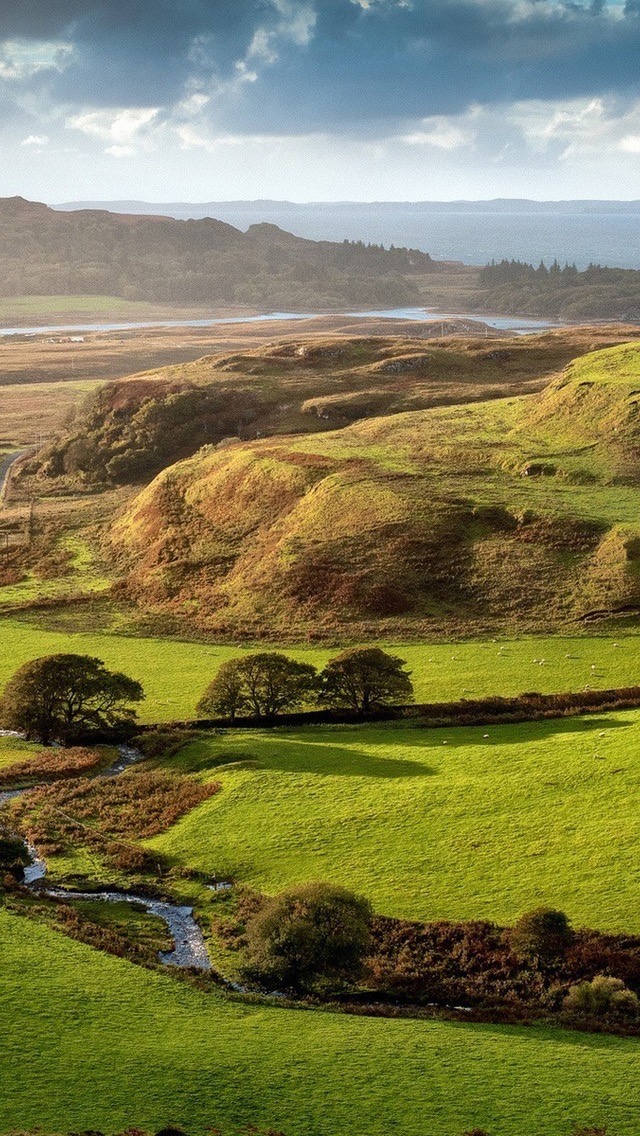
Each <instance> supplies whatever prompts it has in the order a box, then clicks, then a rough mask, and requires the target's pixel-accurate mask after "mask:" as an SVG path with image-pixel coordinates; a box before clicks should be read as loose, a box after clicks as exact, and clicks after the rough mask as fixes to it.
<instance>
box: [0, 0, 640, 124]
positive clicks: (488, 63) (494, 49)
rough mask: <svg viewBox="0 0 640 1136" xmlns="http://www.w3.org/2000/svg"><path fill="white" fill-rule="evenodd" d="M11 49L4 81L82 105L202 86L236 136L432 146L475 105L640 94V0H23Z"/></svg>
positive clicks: (211, 108) (16, 10)
mask: <svg viewBox="0 0 640 1136" xmlns="http://www.w3.org/2000/svg"><path fill="white" fill-rule="evenodd" d="M0 44H1V45H3V46H2V47H1V49H0V80H1V79H2V78H4V79H5V80H7V81H8V80H9V79H11V80H12V81H13V82H14V84H18V83H21V82H22V83H23V84H24V85H25V87H27V88H28V89H32V88H33V87H34V86H35V89H42V84H43V82H44V81H45V79H46V82H47V87H46V90H47V96H48V98H49V99H50V100H51V102H52V104H56V105H59V106H64V107H66V108H70V113H74V112H80V111H84V110H87V111H88V110H90V109H92V110H99V109H100V108H109V107H112V106H113V105H114V102H115V101H116V99H115V98H114V95H115V92H116V91H117V102H118V104H119V105H122V106H125V107H149V106H157V107H162V108H163V109H164V111H165V112H166V113H169V114H170V113H173V112H174V110H175V109H176V108H178V107H180V106H181V105H182V104H184V102H185V100H186V99H188V98H189V97H193V96H194V95H196V94H201V95H202V96H203V97H204V98H206V99H207V100H208V103H207V112H206V113H207V117H208V121H209V124H210V126H213V127H214V128H218V129H220V130H221V131H225V130H226V131H228V132H231V133H234V134H235V133H241V132H246V133H247V134H252V135H253V134H255V133H274V134H282V133H296V132H298V133H301V134H305V133H308V132H309V131H313V130H320V131H322V130H332V131H334V132H342V133H348V132H349V131H357V132H359V133H362V132H365V133H367V132H368V133H369V134H371V135H372V136H377V137H380V136H382V135H384V134H386V133H388V131H389V124H390V123H395V124H396V127H397V128H398V127H399V128H400V131H401V132H402V131H403V125H404V128H405V129H404V133H405V134H406V135H407V137H409V136H414V137H415V138H416V139H417V138H418V136H419V135H420V133H421V132H422V133H425V134H429V133H430V131H429V130H428V129H427V130H426V131H421V128H420V127H419V126H418V125H417V124H419V122H420V120H422V119H425V118H432V117H438V116H443V115H452V114H457V113H461V112H464V111H465V110H467V109H468V108H469V107H470V106H472V105H475V104H479V105H485V106H486V105H492V104H498V103H501V104H503V103H509V102H522V101H527V100H531V99H535V100H549V99H563V100H566V99H576V98H588V97H603V96H608V95H612V94H615V95H618V96H621V97H624V98H633V97H635V96H637V95H638V94H639V93H640V72H639V68H638V58H640V0H627V2H626V4H612V3H606V2H604V0H592V2H590V3H579V2H575V3H570V2H565V3H561V2H559V0H216V2H215V3H212V2H211V0H180V2H178V0H136V2H135V3H132V2H131V0H56V3H51V2H50V0H12V3H11V4H3V5H2V8H1V10H0ZM61 53H62V54H61ZM30 84H31V87H30V86H29V85H30ZM38 84H40V86H39V88H38ZM68 112H69V110H68ZM182 113H183V112H182V110H180V111H178V116H179V115H180V114H182ZM439 137H440V141H439V142H438V141H433V140H432V141H431V142H429V141H427V140H426V139H425V140H424V142H420V143H418V141H416V142H415V144H416V145H417V144H426V145H436V146H438V145H441V146H442V145H443V141H442V139H443V136H439Z"/></svg>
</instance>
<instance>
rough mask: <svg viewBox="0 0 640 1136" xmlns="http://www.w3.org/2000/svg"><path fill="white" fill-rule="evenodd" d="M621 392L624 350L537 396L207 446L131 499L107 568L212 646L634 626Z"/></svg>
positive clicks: (629, 422)
mask: <svg viewBox="0 0 640 1136" xmlns="http://www.w3.org/2000/svg"><path fill="white" fill-rule="evenodd" d="M592 374H594V375H595V376H596V378H595V379H592V378H591V375H592ZM609 375H613V378H610V377H609ZM634 375H637V376H638V382H639V383H640V349H639V348H638V347H637V346H636V345H626V346H623V347H619V348H612V349H610V350H609V351H607V352H602V353H599V354H595V355H591V356H587V357H585V358H584V359H583V360H580V361H578V362H577V363H574V364H572V365H571V367H570V368H569V369H568V371H567V372H566V373H565V374H564V375H563V376H562V378H561V379H559V380H558V381H557V382H556V383H553V384H552V385H551V386H550V387H549V388H547V390H546V391H545V392H543V393H542V394H540V395H532V396H529V397H521V398H517V399H503V400H498V401H495V402H485V403H480V404H474V405H465V406H453V407H446V408H437V409H432V410H426V411H421V412H414V413H405V414H397V415H395V416H393V417H386V418H385V417H382V418H373V419H365V420H361V421H359V422H357V423H355V424H354V425H352V426H350V427H347V428H346V429H343V430H339V431H333V432H331V433H328V434H322V435H307V436H302V437H295V438H291V437H288V438H280V439H264V440H260V441H257V442H253V443H249V444H242V443H236V444H235V445H231V446H230V447H228V448H224V449H217V448H215V447H205V448H204V449H202V450H201V451H199V453H198V454H197V455H196V456H195V457H194V458H192V459H190V460H189V461H186V462H183V463H179V464H177V465H174V466H171V467H169V468H168V469H166V470H165V471H163V472H162V473H161V474H160V475H159V476H158V477H157V478H156V479H155V480H154V481H153V482H152V483H151V484H150V485H149V486H148V487H147V488H146V489H144V490H143V491H142V493H141V494H140V495H139V496H138V497H137V498H136V499H135V500H134V502H133V504H132V505H131V506H130V507H129V508H128V509H127V510H126V511H125V513H124V515H123V517H122V518H121V519H120V520H119V521H118V522H117V523H116V525H115V526H114V529H113V534H112V542H111V548H112V551H113V555H114V556H115V557H116V560H117V561H118V563H119V567H120V568H121V570H123V571H124V572H125V573H126V574H127V577H128V588H129V594H130V596H131V597H133V598H135V599H136V601H137V602H140V603H142V604H143V605H144V606H146V607H148V608H151V609H154V608H155V609H156V610H167V611H173V612H175V613H183V614H185V615H187V614H188V617H189V620H190V622H191V623H192V624H195V625H196V626H198V627H200V628H202V629H209V630H214V631H217V632H224V633H237V632H238V631H241V632H244V633H245V634H247V633H248V634H251V633H252V631H254V632H255V631H257V630H258V629H260V628H262V629H264V627H265V626H269V627H271V628H275V629H279V628H282V629H284V628H287V629H288V630H289V631H290V630H291V629H292V628H296V629H297V630H298V631H299V632H300V633H302V632H304V631H305V630H306V629H313V632H314V634H320V635H321V634H322V633H323V632H324V633H325V634H329V633H332V632H334V633H335V632H340V633H343V634H344V633H345V632H346V631H347V629H348V630H349V631H350V632H351V633H354V634H363V633H369V634H370V633H371V632H372V630H373V629H379V630H380V631H382V633H389V632H391V633H392V634H393V633H395V632H397V631H400V630H407V629H408V628H411V630H412V632H414V633H420V632H423V633H431V632H432V631H433V630H434V629H436V628H437V629H438V630H440V631H442V630H443V629H444V631H445V633H447V634H452V633H454V634H455V633H460V631H461V630H463V629H464V630H465V631H467V632H469V631H470V632H475V633H478V632H480V631H482V630H483V629H485V630H488V629H489V628H492V629H493V628H502V629H509V630H512V631H516V632H518V633H522V632H523V631H526V630H532V629H538V628H542V627H545V628H549V627H553V626H555V627H560V626H562V627H567V626H570V625H571V624H574V625H575V622H576V621H580V620H582V619H584V618H590V617H592V616H593V615H594V614H601V613H604V614H616V613H627V614H629V613H632V614H633V613H635V612H636V611H638V610H640V576H639V568H640V541H638V533H639V530H638V522H637V518H638V505H639V503H640V496H639V492H638V475H637V469H638V466H637V461H636V457H637V449H636V441H637V439H636V434H637V432H638V427H637V424H636V420H635V417H634V415H635V411H634V407H635V399H634V392H633V391H632V389H631V388H632V387H633V376H634ZM558 407H560V408H561V409H560V410H559V409H558Z"/></svg>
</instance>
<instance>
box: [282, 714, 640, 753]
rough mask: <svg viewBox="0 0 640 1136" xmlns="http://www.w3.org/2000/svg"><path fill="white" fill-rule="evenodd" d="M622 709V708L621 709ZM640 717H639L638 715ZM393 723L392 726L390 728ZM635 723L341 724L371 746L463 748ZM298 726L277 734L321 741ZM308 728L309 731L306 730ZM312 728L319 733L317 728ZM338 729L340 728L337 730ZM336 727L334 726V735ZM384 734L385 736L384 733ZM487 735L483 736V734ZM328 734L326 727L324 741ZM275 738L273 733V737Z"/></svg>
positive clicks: (601, 720) (572, 720) (559, 720)
mask: <svg viewBox="0 0 640 1136" xmlns="http://www.w3.org/2000/svg"><path fill="white" fill-rule="evenodd" d="M621 713H622V711H621ZM638 721H640V719H638ZM394 725H395V728H394ZM634 725H636V722H634V721H621V720H620V719H619V718H615V717H611V716H607V717H604V716H602V715H593V716H591V715H589V716H588V717H587V716H585V717H575V718H542V719H539V720H538V721H537V722H501V723H495V724H493V725H491V724H490V725H484V726H438V727H420V726H416V727H410V728H407V727H404V726H401V725H400V726H399V725H398V724H392V723H384V726H385V727H386V729H385V730H384V732H383V731H382V730H380V728H379V727H378V726H377V725H374V726H371V725H368V724H363V725H362V726H355V727H354V726H352V727H346V728H344V730H345V733H346V732H347V730H348V731H349V734H350V736H353V735H354V733H355V731H356V730H357V731H358V732H359V733H361V734H362V735H363V741H364V740H366V744H367V746H368V747H371V748H379V747H383V748H389V747H390V746H402V747H404V748H409V747H412V748H413V747H415V748H418V749H423V750H426V749H437V748H439V747H441V746H442V744H443V742H445V741H446V742H447V744H448V745H449V746H451V747H452V748H467V747H468V746H477V745H486V746H487V747H489V746H491V745H518V744H522V743H525V742H539V741H545V740H546V739H547V738H553V737H561V736H563V735H567V734H575V735H580V734H582V735H585V734H587V735H592V734H599V733H601V732H602V731H606V732H608V731H609V730H621V729H627V728H629V727H630V726H634ZM305 732H306V731H304V730H300V731H298V732H296V734H293V733H287V734H286V735H285V734H284V733H282V734H280V738H281V739H282V740H284V739H285V737H286V738H287V740H290V741H293V742H298V743H299V744H301V745H305V744H310V745H323V744H324V743H323V741H322V740H321V739H320V738H318V740H317V741H313V742H311V741H310V742H306V740H305V738H304V733H305ZM310 732H311V731H309V733H310ZM314 732H317V733H319V730H318V728H317V727H316V730H315V731H314ZM340 732H342V730H341V731H340ZM336 733H337V730H335V728H334V736H335V734H336ZM385 734H386V736H385ZM485 734H486V735H487V737H485V736H484V735H485ZM330 737H331V734H330V733H329V731H327V741H328V740H329V738H330ZM274 741H275V737H274Z"/></svg>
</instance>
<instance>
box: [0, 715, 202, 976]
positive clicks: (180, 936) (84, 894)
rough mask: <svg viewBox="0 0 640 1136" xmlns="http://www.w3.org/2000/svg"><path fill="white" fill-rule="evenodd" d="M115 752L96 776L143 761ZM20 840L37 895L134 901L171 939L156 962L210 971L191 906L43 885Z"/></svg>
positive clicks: (136, 754)
mask: <svg viewBox="0 0 640 1136" xmlns="http://www.w3.org/2000/svg"><path fill="white" fill-rule="evenodd" d="M2 733H3V734H5V736H6V733H7V731H2ZM14 736H19V735H14ZM118 752H119V757H118V759H117V760H116V761H115V762H114V763H113V765H111V766H109V768H108V769H106V770H104V771H103V772H102V773H99V774H97V776H98V777H117V776H118V774H120V773H123V772H124V770H125V769H128V768H129V767H130V766H131V765H135V764H136V763H137V762H138V761H143V760H144V754H142V753H140V751H139V750H137V749H133V748H132V747H131V746H125V745H121V746H118ZM36 788H38V786H37V785H31V786H30V787H29V788H28V789H10V790H7V791H5V792H2V793H0V806H1V805H3V804H4V803H5V802H6V801H11V800H14V799H15V798H16V797H19V796H21V795H22V794H23V793H28V792H30V791H31V789H36ZM24 843H25V845H26V848H27V850H28V852H29V856H30V860H31V862H30V864H29V865H28V866H27V867H26V868H25V870H24V883H25V885H26V886H27V887H29V888H32V889H33V890H34V891H37V893H38V894H39V895H46V896H49V897H50V898H51V899H64V900H74V899H85V900H96V899H98V900H102V901H103V902H104V903H135V904H138V905H139V906H140V907H144V909H145V910H146V911H148V912H149V914H150V915H156V916H158V918H159V919H162V921H163V923H164V924H165V926H166V927H167V930H168V931H169V934H170V935H171V937H172V939H173V950H171V951H158V958H159V960H160V962H162V963H164V965H165V966H184V967H193V968H195V969H196V970H211V960H210V958H209V954H208V951H207V945H206V943H205V940H204V935H203V934H202V931H201V930H200V927H199V926H198V924H197V923H196V921H195V919H194V917H193V908H192V907H182V906H180V905H178V904H176V903H166V902H164V901H163V900H159V899H149V898H148V897H147V896H144V895H137V894H135V893H133V892H119V891H68V890H67V889H66V888H61V887H47V886H45V885H43V882H42V881H43V880H44V879H45V878H46V874H47V865H46V863H45V861H44V860H43V859H42V858H41V857H40V856H38V853H37V851H36V849H35V848H34V847H33V845H31V844H29V843H28V841H26V840H25V842H24Z"/></svg>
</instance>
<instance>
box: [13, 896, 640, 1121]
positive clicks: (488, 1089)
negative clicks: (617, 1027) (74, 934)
mask: <svg viewBox="0 0 640 1136" xmlns="http://www.w3.org/2000/svg"><path fill="white" fill-rule="evenodd" d="M0 941H1V946H2V958H3V978H2V999H0V1036H1V1037H2V1042H1V1043H0V1044H1V1048H2V1070H3V1090H2V1094H1V1098H0V1130H1V1131H3V1132H9V1131H15V1130H18V1129H20V1130H21V1131H22V1130H25V1129H33V1128H36V1127H42V1128H44V1130H45V1131H50V1132H66V1131H68V1130H69V1129H71V1130H72V1131H76V1132H77V1131H83V1130H88V1129H101V1130H102V1131H104V1132H115V1131H122V1130H123V1129H126V1128H128V1127H131V1126H133V1125H135V1126H140V1127H142V1128H146V1129H147V1130H149V1131H156V1130H158V1129H159V1128H161V1127H162V1126H164V1125H166V1124H174V1125H180V1126H182V1127H184V1128H185V1129H186V1131H188V1132H189V1133H190V1134H193V1136H200V1134H201V1133H204V1131H205V1129H206V1128H207V1127H209V1126H217V1127H220V1128H221V1129H222V1131H223V1132H225V1133H229V1132H231V1130H232V1129H234V1128H235V1126H236V1125H244V1124H248V1123H253V1124H257V1125H259V1126H261V1127H273V1128H275V1129H277V1130H278V1131H281V1132H284V1133H286V1134H287V1136H310V1134H311V1136H336V1133H350V1134H351V1136H388V1133H389V1132H390V1131H393V1132H395V1133H398V1136H459V1134H460V1133H461V1132H462V1131H464V1130H465V1129H469V1128H471V1127H473V1126H474V1125H482V1126H483V1127H485V1128H487V1129H488V1130H489V1131H490V1132H491V1136H531V1133H532V1132H535V1133H536V1136H564V1134H565V1133H567V1132H568V1131H569V1130H570V1128H571V1127H572V1125H573V1124H582V1125H586V1124H588V1123H592V1124H593V1123H605V1122H606V1123H607V1124H608V1125H609V1131H610V1132H611V1133H612V1134H615V1136H635V1134H636V1133H637V1116H638V1109H639V1108H640V1088H639V1087H638V1079H637V1076H636V1070H637V1042H636V1041H635V1040H634V1039H631V1038H630V1039H624V1038H617V1037H611V1036H589V1035H586V1034H577V1033H563V1032H560V1031H557V1030H550V1029H538V1028H528V1029H521V1028H517V1027H504V1026H502V1027H501V1026H488V1025H483V1026H477V1025H474V1026H471V1025H466V1024H465V1023H455V1022H426V1021H407V1020H404V1021H403V1020H395V1021H394V1020H389V1019H386V1020H385V1019H373V1018H363V1017H350V1016H346V1015H341V1014H329V1013H323V1012H306V1013H304V1012H299V1011H291V1010H283V1009H278V1008H277V1007H272V1006H264V1005H256V1006H250V1005H241V1004H238V1003H233V1002H230V1001H224V1000H222V999H221V998H219V997H218V996H216V995H215V994H205V993H203V992H201V991H198V990H196V989H194V988H190V987H188V986H185V985H182V984H179V983H176V982H175V981H173V980H172V979H171V978H170V977H168V976H165V975H161V974H157V973H151V972H148V971H144V970H141V969H140V968H137V967H134V966H133V965H131V964H129V963H127V962H125V961H123V960H120V959H116V958H113V957H111V956H107V955H104V954H101V953H99V952H96V951H93V950H91V948H89V947H87V946H84V945H83V944H81V943H77V942H74V941H71V940H69V939H67V938H65V937H63V936H62V935H59V934H57V933H56V932H53V931H51V930H49V929H47V928H45V927H43V926H41V925H38V924H34V923H32V922H31V921H30V920H26V919H23V918H19V917H16V916H10V915H8V914H7V913H5V912H3V911H0ZM45 976H46V977H45ZM534 1068H535V1075H532V1069H534Z"/></svg>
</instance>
